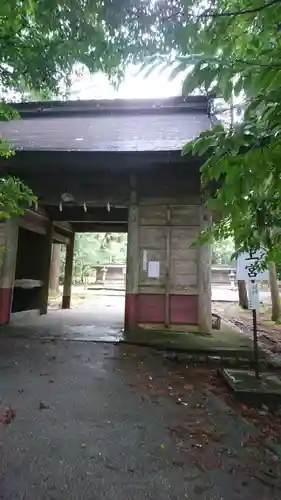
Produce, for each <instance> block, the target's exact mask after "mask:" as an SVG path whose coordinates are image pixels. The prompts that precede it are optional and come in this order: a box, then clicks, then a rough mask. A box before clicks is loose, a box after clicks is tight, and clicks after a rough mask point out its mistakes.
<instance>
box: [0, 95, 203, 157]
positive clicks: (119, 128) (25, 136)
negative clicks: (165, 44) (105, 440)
mask: <svg viewBox="0 0 281 500" xmlns="http://www.w3.org/2000/svg"><path fill="white" fill-rule="evenodd" d="M209 104H210V103H209V100H208V99H207V98H206V97H202V96H192V97H188V98H183V97H173V98H167V99H156V100H155V99H153V100H152V99H148V100H143V99H138V100H131V99H130V100H123V99H115V100H95V101H94V100H93V101H47V102H35V103H34V102H33V103H21V104H13V105H12V106H13V107H15V108H16V109H17V110H18V112H19V114H20V116H21V119H19V120H13V121H10V122H1V123H0V137H2V138H4V139H6V140H8V141H9V142H10V143H11V144H12V146H13V148H15V149H16V150H26V151H92V152H94V151H97V152H114V151H118V152H122V151H123V152H134V151H140V152H148V151H179V150H181V148H182V147H183V145H184V144H185V143H186V142H187V141H189V140H191V139H194V138H196V137H197V136H198V135H199V134H200V133H201V132H203V131H205V130H208V129H210V128H211V118H210V112H209Z"/></svg>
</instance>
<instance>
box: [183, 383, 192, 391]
mask: <svg viewBox="0 0 281 500" xmlns="http://www.w3.org/2000/svg"><path fill="white" fill-rule="evenodd" d="M183 387H184V388H185V389H186V390H187V391H192V390H193V389H194V386H193V385H192V384H184V386H183Z"/></svg>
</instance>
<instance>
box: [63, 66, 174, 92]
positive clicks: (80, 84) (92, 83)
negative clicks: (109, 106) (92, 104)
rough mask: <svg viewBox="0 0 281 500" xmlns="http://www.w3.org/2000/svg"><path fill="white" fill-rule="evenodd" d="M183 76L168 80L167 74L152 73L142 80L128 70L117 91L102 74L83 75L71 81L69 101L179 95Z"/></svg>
mask: <svg viewBox="0 0 281 500" xmlns="http://www.w3.org/2000/svg"><path fill="white" fill-rule="evenodd" d="M182 80H183V76H182V75H181V76H179V77H177V78H176V79H175V80H173V81H170V80H169V72H167V71H166V72H161V73H160V72H159V71H154V72H153V73H152V74H151V75H150V76H149V77H147V78H144V76H143V75H140V74H139V71H138V68H137V67H134V66H131V67H129V68H128V70H127V72H126V74H125V78H124V80H123V81H122V83H121V84H120V86H119V88H118V89H114V88H113V86H112V85H111V84H110V82H109V80H108V78H107V77H106V76H105V75H103V74H102V73H97V74H96V75H90V74H89V73H87V72H85V73H84V75H83V76H82V77H81V78H79V79H76V80H74V81H73V84H72V87H71V90H70V94H69V98H70V99H114V98H120V99H122V98H129V99H130V98H131V99H132V98H140V99H145V98H157V97H160V98H161V97H169V96H176V95H180V94H181V88H182Z"/></svg>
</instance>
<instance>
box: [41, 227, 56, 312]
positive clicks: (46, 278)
mask: <svg viewBox="0 0 281 500" xmlns="http://www.w3.org/2000/svg"><path fill="white" fill-rule="evenodd" d="M52 243H53V224H52V222H51V221H48V226H47V232H46V235H45V244H44V255H43V259H42V266H43V268H42V281H43V284H42V288H41V297H40V314H47V311H48V298H49V282H50V270H51V256H52Z"/></svg>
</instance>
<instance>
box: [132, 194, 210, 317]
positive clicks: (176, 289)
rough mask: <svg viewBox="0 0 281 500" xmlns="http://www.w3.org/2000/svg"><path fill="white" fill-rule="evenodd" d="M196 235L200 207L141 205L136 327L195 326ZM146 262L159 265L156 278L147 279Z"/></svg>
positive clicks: (196, 283)
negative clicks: (142, 324) (160, 325)
mask: <svg viewBox="0 0 281 500" xmlns="http://www.w3.org/2000/svg"><path fill="white" fill-rule="evenodd" d="M199 231H200V205H199V203H197V204H187V203H186V204H185V205H183V204H181V205H178V204H176V203H175V202H174V204H171V203H161V204H144V203H142V204H140V206H139V259H138V260H139V286H138V295H139V297H138V322H139V323H161V324H162V323H163V324H164V325H165V326H166V327H170V326H172V325H173V324H190V325H196V324H197V323H198V314H197V312H198V282H197V261H198V259H197V257H198V255H197V254H198V251H197V248H194V247H193V244H195V243H196V240H197V237H198V234H199ZM149 261H159V263H160V276H159V278H152V277H149V272H148V267H149Z"/></svg>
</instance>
